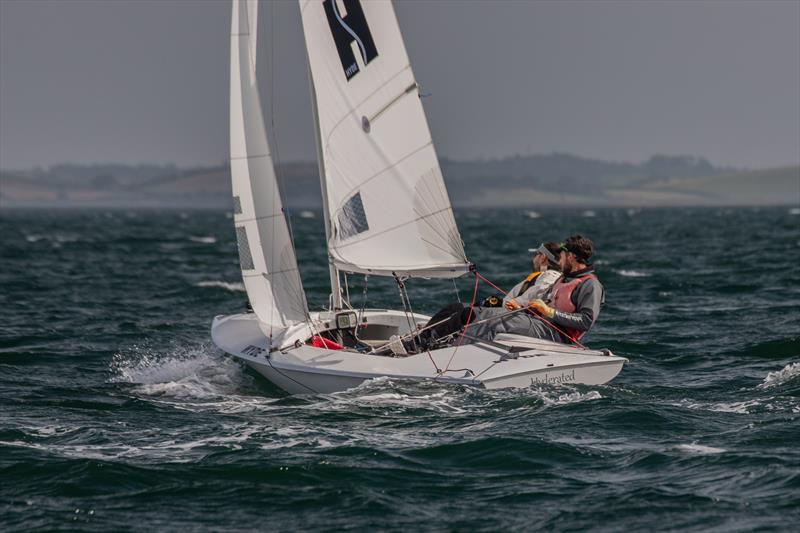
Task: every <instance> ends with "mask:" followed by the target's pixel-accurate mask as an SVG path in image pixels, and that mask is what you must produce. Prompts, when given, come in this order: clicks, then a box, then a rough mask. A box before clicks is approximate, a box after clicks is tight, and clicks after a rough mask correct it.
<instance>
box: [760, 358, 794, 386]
mask: <svg viewBox="0 0 800 533" xmlns="http://www.w3.org/2000/svg"><path fill="white" fill-rule="evenodd" d="M798 376H800V363H789V364H788V365H786V366H785V367H783V368H782V369H781V370H778V371H777V372H770V373H769V374H767V377H765V378H764V381H762V382H761V384H760V385H758V388H759V389H770V388H772V387H777V386H778V385H783V384H784V383H787V382H789V381H792V380H793V379H795V378H797V377H798Z"/></svg>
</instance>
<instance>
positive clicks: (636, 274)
mask: <svg viewBox="0 0 800 533" xmlns="http://www.w3.org/2000/svg"><path fill="white" fill-rule="evenodd" d="M614 272H616V273H617V274H619V275H620V276H622V277H624V278H649V277H650V276H651V275H652V274H648V273H647V272H640V271H638V270H614Z"/></svg>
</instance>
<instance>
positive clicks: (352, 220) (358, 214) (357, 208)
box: [338, 192, 369, 239]
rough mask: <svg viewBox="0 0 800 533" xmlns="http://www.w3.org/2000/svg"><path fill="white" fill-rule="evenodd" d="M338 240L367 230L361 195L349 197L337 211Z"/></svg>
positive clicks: (358, 193)
mask: <svg viewBox="0 0 800 533" xmlns="http://www.w3.org/2000/svg"><path fill="white" fill-rule="evenodd" d="M338 218H339V238H341V239H347V238H350V237H352V236H354V235H358V234H359V233H363V232H365V231H367V230H368V229H369V223H368V222H367V214H366V213H365V212H364V202H362V201H361V193H360V192H357V193H355V194H354V195H353V196H351V197H350V199H349V200H347V202H345V204H344V205H343V206H342V210H341V211H339V217H338Z"/></svg>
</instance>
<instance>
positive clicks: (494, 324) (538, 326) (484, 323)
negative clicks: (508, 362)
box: [467, 307, 564, 342]
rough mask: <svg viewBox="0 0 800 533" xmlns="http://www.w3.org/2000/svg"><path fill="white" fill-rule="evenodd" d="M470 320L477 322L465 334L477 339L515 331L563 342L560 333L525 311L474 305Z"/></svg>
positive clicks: (489, 338)
mask: <svg viewBox="0 0 800 533" xmlns="http://www.w3.org/2000/svg"><path fill="white" fill-rule="evenodd" d="M471 322H479V323H478V324H475V325H474V326H470V327H469V329H468V330H467V334H468V335H469V336H471V337H477V338H479V339H486V340H494V338H495V337H496V336H497V334H498V333H515V334H517V335H525V336H526V337H535V338H537V339H545V340H549V341H553V342H564V339H563V338H562V337H561V335H560V334H559V333H558V332H557V331H556V330H554V329H553V328H551V327H550V326H548V325H547V324H545V323H544V322H542V321H541V320H539V319H538V318H537V317H536V316H534V315H532V314H531V313H529V312H527V311H518V312H516V313H510V314H509V312H508V310H506V309H503V308H496V307H476V308H475V316H474V317H473V319H472V320H471Z"/></svg>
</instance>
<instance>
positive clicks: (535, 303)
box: [528, 298, 556, 318]
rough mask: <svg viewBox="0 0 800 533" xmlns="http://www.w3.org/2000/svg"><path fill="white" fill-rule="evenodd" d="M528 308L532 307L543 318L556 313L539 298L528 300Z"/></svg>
mask: <svg viewBox="0 0 800 533" xmlns="http://www.w3.org/2000/svg"><path fill="white" fill-rule="evenodd" d="M528 308H530V309H533V310H534V311H536V312H537V313H539V314H540V315H542V316H543V317H545V318H553V317H554V316H555V315H556V310H555V309H553V308H552V307H550V306H549V305H547V304H546V303H544V301H543V300H541V299H539V298H537V299H536V300H531V301H530V302H528Z"/></svg>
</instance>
